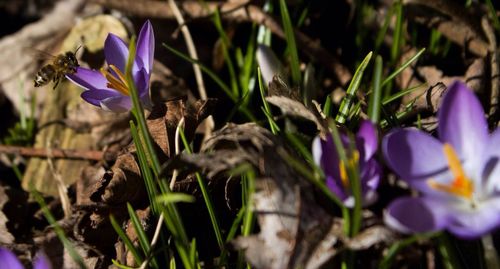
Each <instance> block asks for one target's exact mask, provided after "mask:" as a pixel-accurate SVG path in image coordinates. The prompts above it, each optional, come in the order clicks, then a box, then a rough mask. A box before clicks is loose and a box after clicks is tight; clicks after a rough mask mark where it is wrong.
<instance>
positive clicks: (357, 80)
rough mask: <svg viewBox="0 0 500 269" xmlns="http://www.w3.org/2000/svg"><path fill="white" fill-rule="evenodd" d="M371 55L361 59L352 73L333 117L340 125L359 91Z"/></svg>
mask: <svg viewBox="0 0 500 269" xmlns="http://www.w3.org/2000/svg"><path fill="white" fill-rule="evenodd" d="M372 54H373V52H371V51H370V53H368V55H366V57H365V59H363V61H362V62H361V64H360V65H359V66H358V69H356V73H354V76H353V77H352V80H351V83H350V84H349V87H348V88H347V92H346V96H345V97H344V99H343V100H342V102H341V103H340V108H339V112H338V113H337V116H336V117H335V120H336V121H337V122H338V123H340V124H344V123H345V122H346V120H347V116H348V115H349V110H350V108H351V106H352V104H353V100H354V98H355V97H356V92H357V91H358V89H359V85H360V84H361V79H362V78H363V73H364V71H365V69H366V67H367V66H368V63H369V62H370V59H371V58H372Z"/></svg>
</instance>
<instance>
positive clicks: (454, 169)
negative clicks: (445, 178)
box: [428, 143, 474, 199]
mask: <svg viewBox="0 0 500 269" xmlns="http://www.w3.org/2000/svg"><path fill="white" fill-rule="evenodd" d="M443 151H444V155H445V156H446V159H447V160H448V166H449V168H450V171H451V173H452V174H453V177H454V179H453V181H452V182H451V183H450V184H442V183H438V182H436V181H434V180H432V179H431V180H429V181H428V184H429V186H430V187H431V188H434V189H436V190H439V191H442V192H447V193H450V194H454V195H457V196H462V197H465V198H467V199H471V198H472V194H473V192H474V184H473V182H472V181H471V180H470V179H469V178H468V177H467V176H466V175H465V172H464V170H463V168H462V164H461V163H460V160H459V159H458V156H457V153H456V152H455V150H454V149H453V147H452V146H451V145H450V144H448V143H446V144H444V146H443Z"/></svg>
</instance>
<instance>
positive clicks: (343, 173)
mask: <svg viewBox="0 0 500 269" xmlns="http://www.w3.org/2000/svg"><path fill="white" fill-rule="evenodd" d="M347 162H348V165H349V166H350V167H351V168H354V169H357V165H358V163H359V152H358V151H357V150H355V151H354V152H353V153H352V157H351V158H349V159H348V160H347ZM339 172H340V181H342V185H343V186H344V188H348V187H349V178H348V176H347V170H346V166H345V164H344V162H343V161H342V160H340V162H339Z"/></svg>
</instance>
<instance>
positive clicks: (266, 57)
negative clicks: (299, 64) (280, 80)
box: [256, 45, 283, 85]
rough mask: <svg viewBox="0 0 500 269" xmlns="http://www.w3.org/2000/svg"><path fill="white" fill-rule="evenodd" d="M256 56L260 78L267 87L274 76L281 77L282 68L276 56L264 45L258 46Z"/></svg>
mask: <svg viewBox="0 0 500 269" xmlns="http://www.w3.org/2000/svg"><path fill="white" fill-rule="evenodd" d="M256 54H257V63H258V64H259V67H260V70H261V74H262V78H263V79H264V82H265V83H266V85H269V83H271V81H272V80H273V77H274V76H275V75H282V73H283V67H282V65H281V62H280V61H279V60H278V57H276V54H274V52H273V51H272V50H271V49H270V48H269V47H268V46H265V45H259V46H258V47H257V52H256Z"/></svg>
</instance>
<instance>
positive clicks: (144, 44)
mask: <svg viewBox="0 0 500 269" xmlns="http://www.w3.org/2000/svg"><path fill="white" fill-rule="evenodd" d="M136 53H137V57H138V58H139V61H138V64H139V69H141V68H146V69H147V70H148V73H151V70H153V57H154V53H155V36H154V33H153V26H152V25H151V22H149V20H147V21H146V23H144V25H143V26H142V28H141V31H140V32H139V38H138V39H137V52H136ZM141 65H142V66H141Z"/></svg>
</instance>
